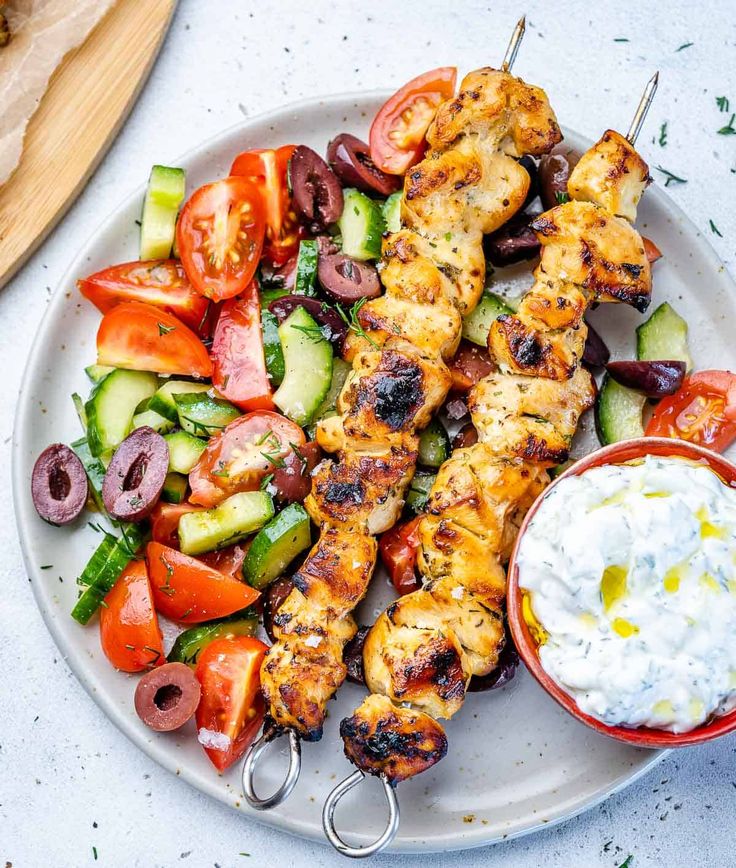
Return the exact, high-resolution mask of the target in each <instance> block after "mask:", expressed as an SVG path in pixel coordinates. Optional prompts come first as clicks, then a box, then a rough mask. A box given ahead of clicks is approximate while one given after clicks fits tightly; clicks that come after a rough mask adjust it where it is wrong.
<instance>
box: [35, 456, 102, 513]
mask: <svg viewBox="0 0 736 868" xmlns="http://www.w3.org/2000/svg"><path fill="white" fill-rule="evenodd" d="M87 491H88V486H87V474H86V473H85V472H84V466H83V465H82V462H81V461H80V460H79V458H77V456H76V455H75V454H74V453H73V452H72V450H71V449H70V448H69V447H68V446H65V445H64V444H63V443H54V444H53V445H52V446H48V447H47V448H46V449H44V450H43V452H42V453H41V454H40V455H39V456H38V458H37V459H36V463H35V464H34V465H33V473H32V475H31V497H32V498H33V505H34V506H35V507H36V512H37V513H38V514H39V515H40V516H41V518H42V519H43V520H44V521H48V522H50V523H51V524H69V522H72V521H74V519H75V518H76V517H77V516H78V515H79V513H80V512H81V511H82V510H83V509H84V504H85V503H86V502H87Z"/></svg>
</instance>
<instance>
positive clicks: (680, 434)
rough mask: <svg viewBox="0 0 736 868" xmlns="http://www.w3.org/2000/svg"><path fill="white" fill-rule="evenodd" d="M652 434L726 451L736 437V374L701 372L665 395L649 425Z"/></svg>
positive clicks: (649, 433)
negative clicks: (675, 390)
mask: <svg viewBox="0 0 736 868" xmlns="http://www.w3.org/2000/svg"><path fill="white" fill-rule="evenodd" d="M646 433H647V435H648V436H650V437H676V438H678V439H680V440H689V441H690V442H691V443H697V444H698V445H699V446H707V447H708V448H709V449H713V450H714V451H716V452H723V450H724V449H726V448H728V446H730V445H731V443H733V442H734V440H736V375H734V374H732V373H731V372H730V371H698V373H697V374H692V375H691V376H689V377H687V378H686V379H685V381H684V382H683V384H682V386H681V387H680V389H679V390H678V391H677V392H675V394H674V395H669V396H668V397H666V398H663V399H662V400H661V401H660V402H659V404H657V407H656V409H655V410H654V414H653V415H652V418H651V419H650V420H649V424H648V425H647V429H646Z"/></svg>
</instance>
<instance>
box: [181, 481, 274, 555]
mask: <svg viewBox="0 0 736 868" xmlns="http://www.w3.org/2000/svg"><path fill="white" fill-rule="evenodd" d="M273 513H274V509H273V501H272V500H271V496H270V495H268V494H266V492H265V491H241V492H240V493H239V494H233V495H232V496H231V497H228V498H227V500H223V502H222V503H221V504H220V505H219V506H216V507H215V508H214V509H204V510H202V511H201V512H189V513H187V514H186V515H183V516H182V517H181V518H180V519H179V543H180V545H181V550H182V551H183V552H184V554H186V555H201V554H202V553H203V552H210V551H213V550H214V549H221V548H224V547H225V546H229V545H232V544H233V543H236V542H240V540H242V539H244V538H245V537H247V536H248V534H251V533H253V532H254V531H256V530H260V528H262V527H263V525H264V524H265V523H266V522H267V521H268V520H269V519H270V518H272V517H273Z"/></svg>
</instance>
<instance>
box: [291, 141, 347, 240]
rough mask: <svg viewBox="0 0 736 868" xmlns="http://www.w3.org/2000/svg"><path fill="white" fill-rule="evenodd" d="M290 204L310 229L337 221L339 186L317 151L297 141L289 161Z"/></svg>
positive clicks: (341, 203)
mask: <svg viewBox="0 0 736 868" xmlns="http://www.w3.org/2000/svg"><path fill="white" fill-rule="evenodd" d="M289 178H290V180H291V190H292V196H293V200H294V205H295V206H296V209H297V211H298V212H299V213H300V214H301V215H302V217H304V218H305V219H306V222H307V225H308V227H309V228H310V230H311V231H313V232H319V231H321V230H324V229H326V228H327V226H329V225H330V224H331V223H335V222H337V220H338V219H339V218H340V215H341V214H342V206H343V196H342V187H341V186H340V182H339V181H338V180H337V177H336V176H335V173H334V172H333V171H332V169H331V168H330V167H329V166H328V165H327V163H325V161H324V160H323V159H322V157H320V155H319V154H317V153H315V152H314V151H313V150H312V149H311V148H308V147H307V146H306V145H299V146H298V147H297V148H296V150H295V151H294V153H293V154H292V157H291V162H290V163H289Z"/></svg>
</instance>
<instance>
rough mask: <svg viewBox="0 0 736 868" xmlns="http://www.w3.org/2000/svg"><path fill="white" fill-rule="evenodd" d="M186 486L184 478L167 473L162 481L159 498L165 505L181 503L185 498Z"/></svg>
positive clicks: (176, 474) (172, 472)
mask: <svg viewBox="0 0 736 868" xmlns="http://www.w3.org/2000/svg"><path fill="white" fill-rule="evenodd" d="M188 484H189V481H188V479H187V477H186V476H183V475H182V474H181V473H176V472H174V471H169V473H167V474H166V479H164V487H163V488H162V489H161V498H162V499H163V500H165V501H166V503H181V502H182V501H183V500H184V499H185V498H186V496H187V486H188Z"/></svg>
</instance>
